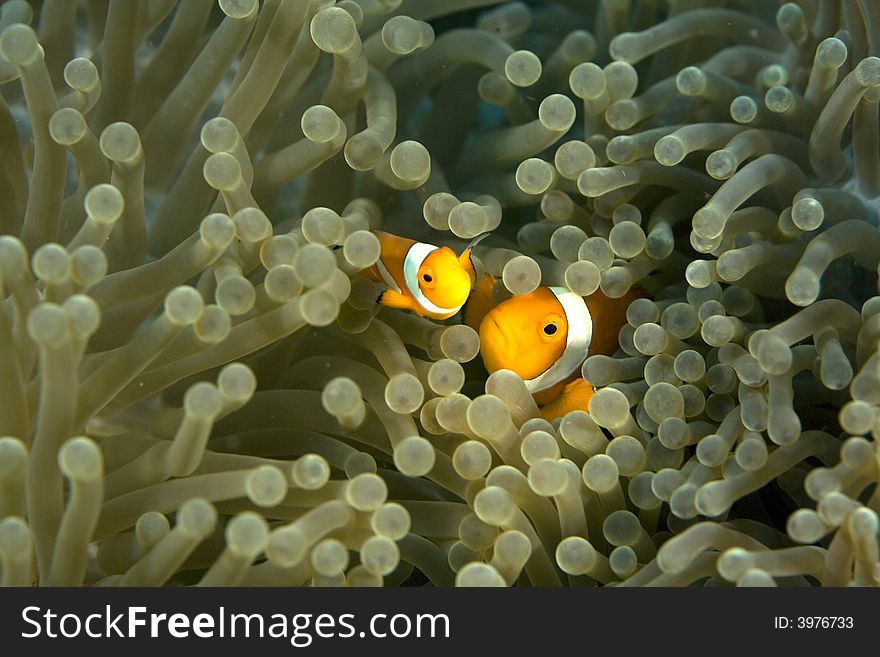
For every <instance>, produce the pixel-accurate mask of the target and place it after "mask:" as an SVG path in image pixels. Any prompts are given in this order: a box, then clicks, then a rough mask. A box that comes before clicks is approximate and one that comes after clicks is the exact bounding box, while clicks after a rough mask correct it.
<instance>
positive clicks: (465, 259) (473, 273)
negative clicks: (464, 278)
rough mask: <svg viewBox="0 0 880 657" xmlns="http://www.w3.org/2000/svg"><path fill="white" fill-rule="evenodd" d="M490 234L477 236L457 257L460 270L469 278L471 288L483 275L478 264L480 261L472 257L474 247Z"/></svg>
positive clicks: (480, 265) (480, 264)
mask: <svg viewBox="0 0 880 657" xmlns="http://www.w3.org/2000/svg"><path fill="white" fill-rule="evenodd" d="M491 234H492V233H483V234H482V235H478V236H477V237H475V238H474V239H472V240H471V242H470V244H468V245H467V246H466V247H465V248H464V251H462V252H461V255H460V256H458V262H459V264H461V267H462V269H464V270H465V271H466V272H467V273H468V275H469V276H470V277H471V287H473V286H474V285H476V284H477V281H479V279H480V278H481V276H482V274H483V271H482V269H483V267H482V263H480V261H479V260H478V259H476V257H475V256H474V253H473V251H474V247H475V246H476V245H477V244H479V243H480V241H481V240H483V239H485V238H487V237H489V235H491ZM478 265H479V266H478Z"/></svg>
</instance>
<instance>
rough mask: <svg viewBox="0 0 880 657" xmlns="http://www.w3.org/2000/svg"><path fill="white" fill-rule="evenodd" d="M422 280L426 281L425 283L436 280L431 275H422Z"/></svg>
mask: <svg viewBox="0 0 880 657" xmlns="http://www.w3.org/2000/svg"><path fill="white" fill-rule="evenodd" d="M422 280H423V281H425V283H430V282H431V281H433V280H434V278H433V277H432V276H431V274H422Z"/></svg>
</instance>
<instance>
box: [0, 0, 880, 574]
mask: <svg viewBox="0 0 880 657" xmlns="http://www.w3.org/2000/svg"><path fill="white" fill-rule="evenodd" d="M728 5H729V6H728ZM745 6H746V5H745V4H744V3H726V2H714V1H712V2H707V1H704V0H665V1H664V2H655V1H653V0H596V1H595V2H580V1H571V0H557V1H555V2H553V1H547V2H538V1H535V2H520V1H512V2H498V1H497V0H443V1H433V0H338V1H334V0H263V1H262V2H258V0H217V2H214V1H213V0H180V1H179V2H175V0H149V1H146V0H144V1H142V2H136V1H130V0H96V1H90V2H88V3H79V2H72V1H67V0H42V1H41V2H40V1H38V0H33V2H30V3H29V2H25V1H24V0H7V2H4V3H3V4H2V7H0V235H2V236H0V584H2V585H12V586H30V585H34V584H39V585H67V586H76V585H102V586H104V585H122V586H129V585H140V586H153V585H165V584H171V585H190V584H201V585H212V586H219V585H231V586H236V585H282V586H301V585H319V586H381V585H386V586H397V585H432V586H451V585H458V586H496V585H497V586H512V585H518V586H560V585H565V586H567V585H572V586H596V585H603V586H687V585H702V586H733V585H736V586H773V585H794V586H819V585H823V586H844V585H865V586H878V585H880V553H878V542H880V522H878V513H880V488H878V481H880V295H878V266H880V233H878V221H877V197H878V194H880V115H878V108H880V58H878V56H880V12H878V9H877V7H876V6H874V3H872V2H861V1H859V2H834V1H828V2H824V1H818V0H799V2H790V3H785V4H781V5H779V6H778V7H777V6H773V7H771V6H769V5H768V4H766V3H748V7H749V8H750V9H748V10H747V9H746V8H744V7H745ZM749 12H751V13H749ZM379 228H381V229H382V230H384V231H388V232H391V233H394V234H396V235H401V236H405V237H407V238H411V239H417V240H420V241H423V242H428V243H432V244H448V245H452V246H455V247H456V248H460V246H461V245H463V244H465V243H467V242H468V241H470V240H471V239H473V238H474V237H476V236H479V235H481V234H483V233H486V232H491V233H492V236H491V237H490V238H489V239H486V240H484V241H483V242H481V243H480V245H479V246H478V247H476V249H475V250H476V254H477V256H478V258H479V261H480V265H481V268H482V269H483V270H485V272H487V273H489V274H492V275H494V276H496V277H497V279H498V282H497V283H496V284H495V288H494V289H493V291H492V295H493V298H494V299H495V301H496V302H498V301H501V300H503V299H505V298H506V297H509V296H510V295H517V294H527V293H529V292H531V291H532V290H534V289H535V288H536V287H537V286H539V285H544V286H559V287H563V288H568V289H570V290H571V291H573V292H575V293H576V294H578V295H581V296H588V295H590V294H593V293H594V292H596V291H597V290H600V291H601V292H602V293H604V294H605V295H606V296H608V297H611V298H620V297H623V296H624V295H626V294H627V293H629V292H630V290H631V289H632V288H634V287H636V286H638V287H639V288H641V289H643V290H645V292H646V295H643V296H641V297H640V298H638V299H637V300H635V301H634V302H632V303H631V304H630V305H629V307H628V310H627V313H626V318H627V323H626V325H624V326H623V328H622V329H621V330H620V333H619V345H620V349H619V351H618V352H617V353H616V354H614V355H612V356H606V355H595V356H591V357H589V358H588V359H587V360H586V361H585V362H584V364H583V368H582V374H583V377H584V378H585V379H586V380H587V381H588V382H589V383H590V384H592V385H593V386H594V387H595V388H596V391H595V393H594V395H593V397H592V398H591V400H590V402H589V405H588V407H587V408H583V409H580V410H575V411H572V412H569V413H567V414H566V415H564V416H563V417H560V418H556V419H554V420H553V421H552V422H551V421H547V420H545V419H542V418H541V415H540V412H539V409H538V406H537V405H536V403H535V401H534V399H533V398H532V396H531V395H530V394H529V392H528V390H527V388H526V387H525V384H524V382H523V380H522V379H521V378H520V377H519V376H518V375H516V374H515V373H513V372H511V371H508V370H501V371H498V372H495V373H493V374H492V375H491V376H487V374H486V371H485V369H484V368H483V367H482V363H481V359H480V356H479V350H480V344H479V338H478V335H477V333H476V332H475V331H474V330H473V329H472V328H470V327H469V326H467V325H465V324H463V323H462V322H461V321H460V318H459V317H456V318H453V319H451V320H448V321H433V320H430V319H426V318H422V317H417V316H415V315H413V314H411V313H407V312H404V311H400V310H396V309H391V308H381V307H380V306H379V305H377V304H376V302H375V300H376V295H377V287H376V284H374V283H373V282H372V281H369V280H367V279H366V278H364V277H362V276H359V275H358V273H359V272H360V271H361V270H364V269H366V268H368V267H371V266H372V265H374V264H375V263H376V261H377V259H378V258H379V256H380V244H379V240H378V239H377V237H376V235H375V234H374V233H373V232H372V231H374V230H375V229H379Z"/></svg>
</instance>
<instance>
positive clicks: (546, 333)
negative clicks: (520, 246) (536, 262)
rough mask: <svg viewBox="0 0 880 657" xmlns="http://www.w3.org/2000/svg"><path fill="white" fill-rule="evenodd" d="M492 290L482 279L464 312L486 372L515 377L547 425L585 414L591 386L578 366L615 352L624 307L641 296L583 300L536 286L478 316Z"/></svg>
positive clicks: (560, 290) (633, 292)
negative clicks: (576, 412) (476, 333)
mask: <svg viewBox="0 0 880 657" xmlns="http://www.w3.org/2000/svg"><path fill="white" fill-rule="evenodd" d="M489 278H491V277H489ZM493 285H494V279H493V280H491V281H486V280H481V281H480V283H479V284H478V285H477V286H476V288H475V290H474V294H473V301H474V302H475V304H474V306H473V307H469V308H467V309H466V310H465V319H466V321H469V322H477V321H478V322H479V333H480V352H481V354H482V356H483V363H484V364H485V365H486V369H487V370H488V371H489V372H490V373H491V372H495V371H497V370H500V369H508V370H512V371H514V372H516V373H517V374H519V375H520V376H521V377H522V379H523V380H524V381H525V382H526V386H527V387H528V389H529V391H530V392H531V393H532V396H533V397H534V398H535V401H536V402H537V403H538V406H539V407H540V408H541V414H542V415H543V417H544V418H545V419H547V420H552V419H553V418H557V417H560V416H562V415H565V414H566V413H568V412H569V411H572V410H576V409H580V410H586V409H587V404H588V402H589V401H590V397H592V395H593V387H592V386H591V385H590V384H589V383H588V382H587V381H584V379H583V378H581V365H582V364H583V362H584V360H585V359H586V358H587V357H588V356H592V355H595V354H605V355H609V356H610V355H611V354H613V353H614V352H615V351H617V347H618V343H617V334H618V332H619V330H620V327H621V326H623V324H625V323H626V308H627V306H628V305H629V304H630V302H631V301H633V299H635V298H637V297H639V296H642V294H641V293H640V291H638V290H631V291H630V292H629V293H628V294H627V295H625V296H624V297H621V298H619V299H611V298H609V297H606V296H605V295H604V294H602V293H601V292H595V293H594V294H591V295H590V296H589V297H587V298H583V297H580V296H578V295H576V294H574V293H573V292H571V291H570V290H567V289H566V288H561V287H539V288H537V289H536V290H534V291H533V292H530V293H529V294H523V295H517V296H513V297H511V298H509V299H507V300H505V301H502V302H501V303H499V304H498V305H497V306H495V307H494V308H491V309H489V310H488V311H487V312H485V313H481V309H486V308H488V305H487V303H488V302H487V298H490V297H491V289H492V286H493ZM487 295H489V296H488V297H487ZM470 305H471V302H469V303H468V306H470ZM481 314H483V316H482V317H480V315H481Z"/></svg>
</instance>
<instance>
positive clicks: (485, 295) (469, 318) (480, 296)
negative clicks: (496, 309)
mask: <svg viewBox="0 0 880 657" xmlns="http://www.w3.org/2000/svg"><path fill="white" fill-rule="evenodd" d="M495 280H496V279H495V277H494V276H491V275H489V274H484V275H483V277H482V278H481V279H480V281H479V283H477V285H476V286H475V287H474V289H473V290H472V291H471V294H470V296H469V297H468V300H467V301H466V302H465V305H464V315H463V317H462V319H463V321H464V323H465V324H467V325H468V326H470V327H471V328H472V329H474V330H475V331H477V332H479V330H480V324H481V323H482V321H483V318H484V317H485V316H486V315H487V314H488V312H489V311H490V310H492V305H493V304H492V288H494V287H495Z"/></svg>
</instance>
